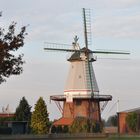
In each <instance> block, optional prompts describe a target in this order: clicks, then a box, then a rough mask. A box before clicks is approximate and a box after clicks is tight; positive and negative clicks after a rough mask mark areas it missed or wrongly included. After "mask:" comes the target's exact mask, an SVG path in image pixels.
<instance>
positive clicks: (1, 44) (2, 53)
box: [0, 22, 27, 84]
mask: <svg viewBox="0 0 140 140" xmlns="http://www.w3.org/2000/svg"><path fill="white" fill-rule="evenodd" d="M15 30H16V23H15V22H12V23H11V24H10V26H9V28H8V31H7V32H6V33H5V30H4V29H3V28H0V84H1V83H2V82H4V81H6V78H9V77H10V76H11V75H19V74H21V73H22V71H23V68H22V65H23V63H24V61H23V60H22V58H23V54H19V55H18V54H17V50H19V48H21V47H23V45H24V39H25V35H26V34H27V33H26V27H25V26H23V27H22V28H21V30H20V32H19V33H15ZM15 52H16V53H15ZM14 53H15V55H14Z"/></svg>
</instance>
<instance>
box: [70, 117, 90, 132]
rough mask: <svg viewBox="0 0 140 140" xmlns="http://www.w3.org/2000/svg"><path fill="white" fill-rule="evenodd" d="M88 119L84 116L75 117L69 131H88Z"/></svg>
mask: <svg viewBox="0 0 140 140" xmlns="http://www.w3.org/2000/svg"><path fill="white" fill-rule="evenodd" d="M88 123H89V122H88V119H87V118H84V117H76V118H75V119H74V121H73V124H72V125H71V126H70V129H69V131H70V132H71V133H83V132H84V133H86V132H89V125H88Z"/></svg>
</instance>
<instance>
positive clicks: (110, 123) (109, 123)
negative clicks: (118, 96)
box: [106, 115, 118, 126]
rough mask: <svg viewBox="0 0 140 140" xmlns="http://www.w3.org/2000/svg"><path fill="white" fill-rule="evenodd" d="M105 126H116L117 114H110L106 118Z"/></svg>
mask: <svg viewBox="0 0 140 140" xmlns="http://www.w3.org/2000/svg"><path fill="white" fill-rule="evenodd" d="M106 125H107V126H117V125H118V116H117V115H112V116H110V117H109V118H108V120H107V122H106Z"/></svg>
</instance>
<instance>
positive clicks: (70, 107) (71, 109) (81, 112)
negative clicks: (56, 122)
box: [63, 100, 100, 121]
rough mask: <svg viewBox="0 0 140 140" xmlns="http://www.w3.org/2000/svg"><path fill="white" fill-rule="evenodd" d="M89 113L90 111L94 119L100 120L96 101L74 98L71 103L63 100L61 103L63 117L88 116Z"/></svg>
mask: <svg viewBox="0 0 140 140" xmlns="http://www.w3.org/2000/svg"><path fill="white" fill-rule="evenodd" d="M89 106H92V108H91V109H92V110H91V111H90V110H89ZM89 113H92V118H93V119H94V120H96V121H100V111H99V103H98V102H95V101H94V102H91V103H90V102H89V100H81V101H79V100H74V101H73V103H68V102H64V105H63V117H66V118H75V117H77V116H83V117H87V118H88V117H89Z"/></svg>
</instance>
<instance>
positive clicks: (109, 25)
mask: <svg viewBox="0 0 140 140" xmlns="http://www.w3.org/2000/svg"><path fill="white" fill-rule="evenodd" d="M122 13H123V12H122ZM139 25H140V14H136V15H123V16H121V15H116V16H113V15H111V16H104V17H98V18H97V19H96V22H95V23H94V35H95V37H111V38H112V37H114V38H129V39H139V38H140V26H139Z"/></svg>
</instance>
